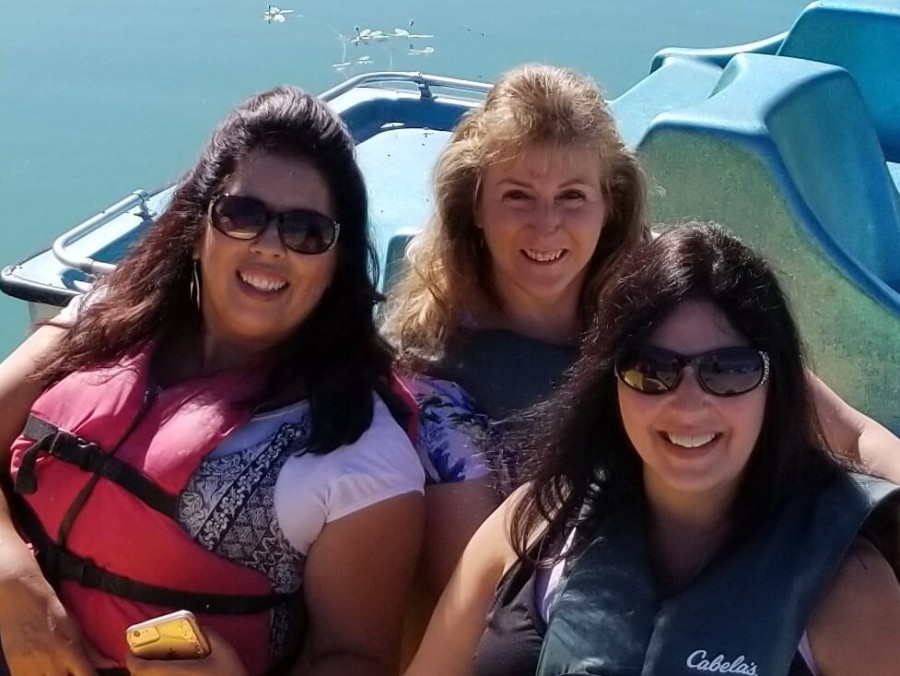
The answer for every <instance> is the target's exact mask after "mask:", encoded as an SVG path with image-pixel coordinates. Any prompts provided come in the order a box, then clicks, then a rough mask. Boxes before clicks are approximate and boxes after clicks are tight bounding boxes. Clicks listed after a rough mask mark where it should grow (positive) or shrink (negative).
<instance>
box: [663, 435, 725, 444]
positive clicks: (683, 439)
mask: <svg viewBox="0 0 900 676" xmlns="http://www.w3.org/2000/svg"><path fill="white" fill-rule="evenodd" d="M665 435H666V438H667V439H668V440H669V441H670V442H672V443H673V444H675V445H676V446H683V447H684V448H697V447H698V446H703V445H705V444H708V443H709V442H710V441H712V440H713V439H715V438H716V435H715V434H714V433H713V432H708V433H706V434H671V433H669V432H666V433H665Z"/></svg>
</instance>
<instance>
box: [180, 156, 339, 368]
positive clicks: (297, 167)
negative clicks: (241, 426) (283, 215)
mask: <svg viewBox="0 0 900 676" xmlns="http://www.w3.org/2000/svg"><path fill="white" fill-rule="evenodd" d="M222 192H227V193H228V194H231V195H241V196H249V197H254V198H256V199H258V200H260V201H261V202H263V203H264V204H265V205H266V206H267V207H268V208H269V209H271V210H273V211H278V212H282V211H289V210H293V209H312V210H314V211H318V212H320V213H323V214H325V215H327V216H329V217H332V218H333V217H334V214H333V209H332V205H331V193H330V191H329V189H328V185H327V184H326V182H325V179H324V178H323V177H322V175H321V174H320V173H319V171H318V170H317V169H316V168H315V167H314V166H313V165H312V164H311V163H309V162H306V161H304V160H301V159H287V158H283V157H280V156H278V155H272V154H268V153H264V152H256V153H251V154H250V155H248V156H246V157H245V158H244V159H242V160H241V161H240V162H239V163H238V167H237V171H235V173H234V175H232V176H231V178H230V179H229V180H228V181H227V182H226V183H225V185H223V186H222ZM339 246H340V243H338V244H337V246H336V247H334V248H332V249H330V250H329V251H326V252H325V253H323V254H316V255H305V254H299V253H295V252H293V251H290V250H289V249H286V248H285V246H284V245H283V244H282V242H281V239H280V237H279V235H278V231H277V228H276V227H275V225H274V223H272V224H270V225H269V227H268V228H267V229H266V230H265V231H264V232H263V233H262V234H261V235H260V236H259V237H257V238H256V239H253V240H250V241H247V240H237V239H233V238H231V237H228V236H227V235H225V234H223V233H221V232H219V231H218V230H216V229H215V228H214V227H212V225H211V224H209V223H207V224H206V227H205V228H204V230H203V234H202V235H201V239H200V242H199V244H198V246H197V250H196V256H197V258H198V260H199V262H200V272H201V289H202V293H201V301H200V308H201V311H202V313H203V322H204V332H205V335H206V339H207V341H212V343H213V345H215V344H222V345H228V346H232V347H235V346H237V347H240V346H243V345H247V346H249V347H251V348H252V349H253V350H254V351H256V350H258V349H260V348H267V347H273V346H276V345H278V344H280V343H281V342H283V341H284V340H286V339H287V338H288V337H289V336H290V335H291V334H292V333H294V331H295V330H296V329H297V328H298V327H299V326H300V325H301V324H302V323H303V322H304V320H305V319H306V318H307V317H308V316H309V315H310V314H311V313H312V311H313V310H314V309H315V307H316V305H317V304H318V302H319V300H320V299H321V298H322V294H324V293H325V290H326V289H327V288H328V285H329V284H330V283H331V279H332V277H333V276H334V270H335V266H336V263H337V256H338V253H337V247H339Z"/></svg>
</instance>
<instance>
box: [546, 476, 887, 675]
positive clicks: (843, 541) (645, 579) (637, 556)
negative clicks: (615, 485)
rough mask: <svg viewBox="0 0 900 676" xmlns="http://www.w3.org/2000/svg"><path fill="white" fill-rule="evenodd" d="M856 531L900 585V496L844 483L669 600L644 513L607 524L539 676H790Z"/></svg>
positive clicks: (583, 566)
mask: <svg viewBox="0 0 900 676" xmlns="http://www.w3.org/2000/svg"><path fill="white" fill-rule="evenodd" d="M620 516H621V515H617V517H620ZM857 535H862V536H864V537H866V538H868V539H869V540H871V541H872V542H873V543H874V544H875V545H876V546H877V547H878V548H879V550H880V551H881V552H882V553H883V554H884V555H885V558H887V559H888V561H889V562H890V563H891V565H892V566H893V567H894V571H895V573H896V574H897V575H898V579H900V488H898V487H897V486H895V485H894V484H891V483H888V482H885V481H881V480H878V479H874V478H871V477H866V476H859V475H850V476H841V477H839V478H838V479H837V480H836V481H834V482H833V483H832V484H831V485H829V487H828V488H827V489H825V490H824V491H820V492H818V493H817V494H815V495H809V496H806V497H798V498H795V499H793V500H790V501H789V502H787V503H786V504H785V505H784V506H783V508H782V509H781V510H780V511H779V513H778V515H777V517H776V519H775V520H774V527H773V528H771V529H770V528H762V529H760V532H758V533H757V534H756V535H754V536H753V537H751V538H749V539H748V540H747V541H746V542H744V543H741V544H740V545H739V546H737V547H736V548H735V549H734V550H733V551H732V552H731V553H730V554H728V555H725V556H724V557H723V558H722V559H720V560H717V561H715V562H714V563H712V564H710V565H709V566H707V568H706V569H705V570H704V571H703V572H702V573H701V574H700V576H699V577H698V578H697V579H696V580H695V581H694V582H693V583H691V584H690V586H688V587H687V588H686V589H684V590H682V591H681V592H679V593H677V594H675V595H673V596H670V597H669V598H666V599H662V598H661V597H660V594H659V593H658V589H657V583H656V580H655V576H654V574H653V569H652V567H651V563H650V559H649V556H648V553H647V550H646V543H647V538H646V536H645V533H644V526H643V522H642V518H641V516H640V514H639V513H638V512H633V513H631V515H630V516H627V517H626V518H616V519H612V518H608V519H606V520H605V522H604V523H602V524H601V525H600V527H599V530H598V532H597V534H596V536H595V537H594V539H593V540H592V542H591V543H590V544H589V545H588V547H587V548H586V549H585V550H584V551H583V553H582V554H581V555H580V556H578V558H577V559H575V560H574V561H573V562H572V563H571V564H570V566H569V567H568V570H567V571H566V574H565V577H564V579H563V580H562V581H561V583H560V584H561V588H560V589H561V591H560V595H559V597H558V601H557V603H556V605H555V606H554V608H553V611H552V613H551V616H550V622H549V625H548V628H547V633H546V637H545V640H544V645H543V649H542V651H541V658H540V664H539V666H538V671H537V673H538V676H561V675H563V674H571V675H575V674H581V675H594V676H637V675H641V676H711V675H712V674H741V675H743V676H786V675H787V674H788V673H789V671H790V668H791V663H792V661H793V660H794V657H795V654H796V652H797V646H798V644H799V642H800V639H801V637H802V635H803V631H804V629H805V627H806V624H807V620H808V618H809V615H810V614H811V612H812V611H813V610H814V609H815V607H816V604H817V603H818V601H819V600H820V598H821V596H822V594H823V593H824V591H825V590H826V589H827V587H828V584H829V582H830V581H831V580H832V579H833V578H834V576H835V574H836V573H837V571H838V570H839V569H840V566H841V565H842V563H843V561H844V558H845V556H846V555H847V552H848V550H849V549H850V547H851V546H852V544H853V541H854V539H855V538H856V537H857Z"/></svg>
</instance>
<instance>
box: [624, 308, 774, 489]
mask: <svg viewBox="0 0 900 676" xmlns="http://www.w3.org/2000/svg"><path fill="white" fill-rule="evenodd" d="M647 344H648V345H652V346H653V347H659V348H663V349H666V350H670V351H673V352H678V353H680V354H684V355H693V354H699V353H702V352H707V351H710V350H714V349H719V348H724V347H746V346H748V345H749V343H748V342H747V340H746V338H744V336H742V335H741V334H740V333H738V332H737V331H736V330H735V329H734V327H733V326H732V325H731V324H730V323H729V321H728V319H727V318H726V316H725V315H724V314H723V313H722V312H721V310H719V309H718V308H717V307H716V306H715V305H714V304H712V303H710V302H708V301H689V302H685V303H682V304H681V305H679V306H677V307H676V308H675V310H674V311H673V312H672V313H671V314H670V315H669V316H668V317H667V318H666V320H665V321H664V322H663V323H662V324H660V326H659V327H658V328H657V329H656V330H655V331H654V332H653V333H652V334H651V336H650V338H649V339H648V340H647ZM767 391H768V389H767V384H765V383H764V384H763V385H761V386H759V387H757V388H755V389H753V390H751V391H749V392H747V393H745V394H741V395H737V396H732V397H720V396H715V395H713V394H710V393H708V392H706V391H704V390H703V389H701V387H700V384H699V383H698V381H697V376H696V374H695V373H694V371H693V368H692V367H685V370H684V373H683V375H682V378H681V382H680V383H679V384H678V386H677V387H676V388H675V389H674V390H672V391H670V392H666V393H664V394H654V395H648V394H642V393H640V392H636V391H635V390H633V389H631V388H630V387H628V386H627V385H624V384H623V383H621V382H619V383H618V396H619V409H620V412H621V416H622V423H623V426H624V428H625V432H626V434H627V435H628V438H629V439H630V440H631V443H632V445H633V446H634V448H635V449H636V450H637V452H638V455H640V457H641V460H642V461H643V466H644V486H645V490H646V491H647V494H648V496H649V497H650V498H651V499H653V498H654V497H659V498H662V499H664V500H668V499H672V498H674V499H679V497H684V496H687V495H692V496H698V495H702V496H713V497H719V498H723V499H725V500H727V499H729V498H730V497H731V496H732V495H733V494H734V492H735V491H736V490H737V484H738V481H739V480H740V477H741V474H742V472H743V470H744V468H745V467H746V465H747V462H748V461H749V459H750V455H751V453H752V451H753V448H754V446H755V444H756V440H757V438H758V437H759V433H760V429H761V428H762V423H763V415H764V410H765V405H766V394H767Z"/></svg>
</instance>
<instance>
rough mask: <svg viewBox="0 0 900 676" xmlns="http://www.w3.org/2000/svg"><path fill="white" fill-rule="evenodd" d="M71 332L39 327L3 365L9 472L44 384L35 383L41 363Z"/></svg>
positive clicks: (1, 395)
mask: <svg viewBox="0 0 900 676" xmlns="http://www.w3.org/2000/svg"><path fill="white" fill-rule="evenodd" d="M67 330H68V329H65V328H62V327H60V326H53V325H50V324H46V325H44V326H41V327H39V328H38V329H37V330H36V331H35V332H34V333H32V334H31V335H30V336H28V338H26V339H25V341H24V342H23V343H22V344H21V345H19V347H17V348H16V349H15V351H14V352H13V353H12V354H10V355H9V356H8V357H7V358H6V359H4V360H3V362H2V363H0V411H3V415H0V462H2V463H3V471H4V472H8V471H9V448H10V446H11V445H12V442H13V441H15V439H16V437H17V436H19V434H20V433H21V432H22V428H24V427H25V420H26V419H27V418H28V412H29V411H30V410H31V406H32V404H34V401H35V399H37V398H38V395H39V394H40V393H41V390H43V383H40V382H38V381H36V380H32V379H31V377H30V376H31V374H32V373H34V371H35V367H36V365H37V363H38V362H39V361H40V360H41V359H43V358H44V357H45V356H46V355H47V354H49V353H50V350H52V349H53V348H54V347H56V345H57V343H58V342H59V340H60V338H62V336H63V335H65V333H66V331H67Z"/></svg>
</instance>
